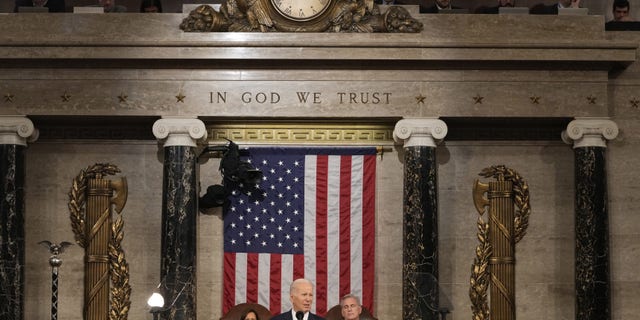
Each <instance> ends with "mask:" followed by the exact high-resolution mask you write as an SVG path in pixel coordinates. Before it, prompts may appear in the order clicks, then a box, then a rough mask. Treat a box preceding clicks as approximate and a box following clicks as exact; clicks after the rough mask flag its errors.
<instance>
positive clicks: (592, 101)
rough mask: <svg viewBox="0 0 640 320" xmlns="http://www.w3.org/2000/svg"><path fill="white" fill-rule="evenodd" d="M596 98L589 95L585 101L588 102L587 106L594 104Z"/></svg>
mask: <svg viewBox="0 0 640 320" xmlns="http://www.w3.org/2000/svg"><path fill="white" fill-rule="evenodd" d="M596 99H597V98H596V97H594V96H593V95H589V96H588V97H587V101H589V104H596Z"/></svg>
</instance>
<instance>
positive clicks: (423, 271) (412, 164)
mask: <svg viewBox="0 0 640 320" xmlns="http://www.w3.org/2000/svg"><path fill="white" fill-rule="evenodd" d="M446 134H447V125H446V124H445V123H444V122H443V121H442V120H439V119H437V118H407V119H403V120H400V121H398V123H397V124H396V127H395V129H394V131H393V135H394V140H396V142H402V143H404V201H403V211H404V224H403V228H404V229H403V237H404V238H403V270H402V277H403V283H402V291H403V294H402V319H404V320H414V319H416V320H417V319H420V320H423V319H427V320H428V319H434V320H435V319H438V312H437V308H438V303H439V302H438V281H437V280H438V184H437V177H438V175H437V163H436V143H437V142H438V141H439V140H441V139H443V138H444V137H445V135H446Z"/></svg>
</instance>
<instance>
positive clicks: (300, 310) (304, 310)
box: [271, 279, 324, 320]
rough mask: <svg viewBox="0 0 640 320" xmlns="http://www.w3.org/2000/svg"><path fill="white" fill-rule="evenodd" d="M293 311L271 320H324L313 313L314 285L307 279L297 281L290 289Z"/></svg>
mask: <svg viewBox="0 0 640 320" xmlns="http://www.w3.org/2000/svg"><path fill="white" fill-rule="evenodd" d="M289 297H290V299H291V310H289V311H287V312H285V313H281V314H279V315H277V316H274V317H273V318H271V320H324V318H322V317H320V316H317V315H315V314H313V313H311V304H312V303H313V283H311V281H309V280H307V279H296V280H294V281H293V282H292V283H291V288H290V289H289Z"/></svg>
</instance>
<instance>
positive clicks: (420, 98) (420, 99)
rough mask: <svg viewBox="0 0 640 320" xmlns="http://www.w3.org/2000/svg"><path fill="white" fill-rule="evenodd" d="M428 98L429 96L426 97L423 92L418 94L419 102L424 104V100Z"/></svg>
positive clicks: (417, 99) (417, 100)
mask: <svg viewBox="0 0 640 320" xmlns="http://www.w3.org/2000/svg"><path fill="white" fill-rule="evenodd" d="M426 98H427V97H425V96H424V95H423V94H422V93H421V94H420V95H419V96H416V102H417V103H421V104H424V100H425V99H426Z"/></svg>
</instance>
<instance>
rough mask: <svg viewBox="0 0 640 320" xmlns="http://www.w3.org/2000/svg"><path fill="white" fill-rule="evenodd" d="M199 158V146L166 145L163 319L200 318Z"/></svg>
mask: <svg viewBox="0 0 640 320" xmlns="http://www.w3.org/2000/svg"><path fill="white" fill-rule="evenodd" d="M196 160H197V155H196V148H195V147H188V146H169V147H165V148H164V177H163V188H162V190H163V195H162V268H161V271H160V275H161V277H162V279H163V282H164V284H165V285H166V288H165V289H166V291H168V293H165V307H170V308H169V310H167V311H165V312H163V313H162V318H163V319H171V320H192V319H196V285H195V284H196V250H197V246H196V218H197V199H198V197H197V191H196ZM174 301H175V303H174ZM172 303H173V305H171V304H172Z"/></svg>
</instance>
